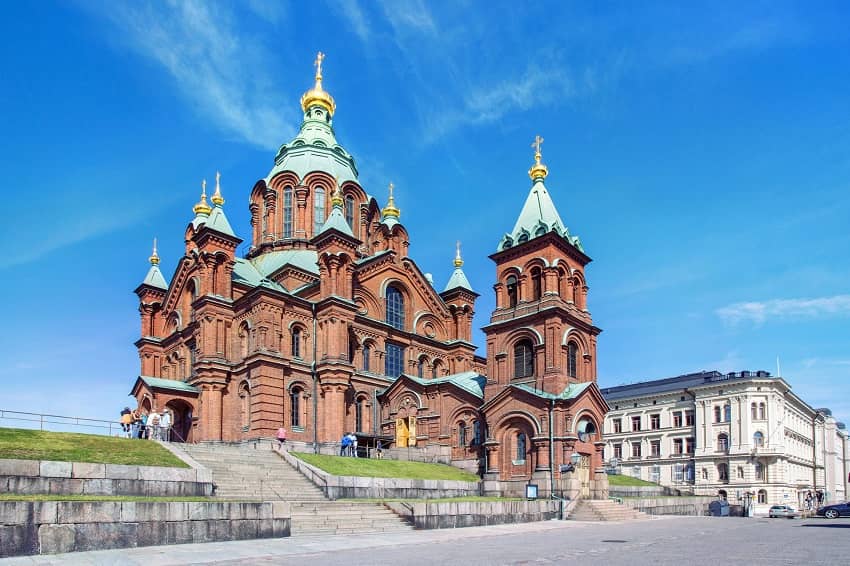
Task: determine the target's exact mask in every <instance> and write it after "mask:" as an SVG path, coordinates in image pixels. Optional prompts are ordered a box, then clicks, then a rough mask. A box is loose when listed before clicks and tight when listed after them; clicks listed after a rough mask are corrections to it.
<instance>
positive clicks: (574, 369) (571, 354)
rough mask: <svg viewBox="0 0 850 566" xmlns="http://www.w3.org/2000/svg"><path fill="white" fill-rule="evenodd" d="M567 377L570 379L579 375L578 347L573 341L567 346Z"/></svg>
mask: <svg viewBox="0 0 850 566" xmlns="http://www.w3.org/2000/svg"><path fill="white" fill-rule="evenodd" d="M567 375H568V376H570V377H575V376H576V375H578V346H576V343H575V342H572V341H571V342H570V343H569V344H567Z"/></svg>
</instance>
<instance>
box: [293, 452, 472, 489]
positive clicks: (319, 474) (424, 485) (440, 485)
mask: <svg viewBox="0 0 850 566" xmlns="http://www.w3.org/2000/svg"><path fill="white" fill-rule="evenodd" d="M278 454H280V455H281V456H283V458H284V459H285V460H286V461H287V462H289V463H290V464H291V465H292V466H293V467H295V469H297V470H298V471H299V472H301V474H303V475H304V476H305V477H306V478H307V479H308V480H310V481H311V482H313V483H314V484H315V485H316V486H318V487H319V488H320V489H321V490H322V491H323V492H324V493H325V495H326V496H327V497H328V498H329V499H358V498H362V499H396V498H403V499H438V498H444V497H466V496H470V495H480V494H481V491H480V487H479V483H478V482H464V481H450V480H411V479H401V478H367V477H357V476H333V475H330V474H328V473H327V472H325V471H324V470H320V469H319V468H316V467H315V466H311V465H310V464H308V463H307V462H304V461H303V460H299V459H298V458H296V457H295V456H292V455H291V454H290V453H289V452H286V451H282V452H281V451H278Z"/></svg>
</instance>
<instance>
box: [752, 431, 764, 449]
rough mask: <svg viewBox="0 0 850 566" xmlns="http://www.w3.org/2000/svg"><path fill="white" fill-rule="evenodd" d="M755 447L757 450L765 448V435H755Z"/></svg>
mask: <svg viewBox="0 0 850 566" xmlns="http://www.w3.org/2000/svg"><path fill="white" fill-rule="evenodd" d="M753 446H755V447H756V448H761V447H762V446H764V435H763V434H762V433H761V432H756V433H755V434H754V435H753Z"/></svg>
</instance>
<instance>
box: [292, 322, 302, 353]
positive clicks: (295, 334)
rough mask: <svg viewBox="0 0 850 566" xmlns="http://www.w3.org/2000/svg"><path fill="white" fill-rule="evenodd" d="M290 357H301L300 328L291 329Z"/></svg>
mask: <svg viewBox="0 0 850 566" xmlns="http://www.w3.org/2000/svg"><path fill="white" fill-rule="evenodd" d="M292 357H293V358H300V357H301V329H300V328H293V329H292Z"/></svg>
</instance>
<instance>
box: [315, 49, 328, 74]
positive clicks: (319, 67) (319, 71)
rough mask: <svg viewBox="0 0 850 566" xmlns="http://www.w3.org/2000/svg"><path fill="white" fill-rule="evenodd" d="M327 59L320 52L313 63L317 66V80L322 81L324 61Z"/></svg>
mask: <svg viewBox="0 0 850 566" xmlns="http://www.w3.org/2000/svg"><path fill="white" fill-rule="evenodd" d="M324 59H325V54H324V53H322V52H321V51H319V52H318V53H316V60H315V61H314V62H313V64H314V65H316V80H317V81H320V80H322V61H323V60H324Z"/></svg>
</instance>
